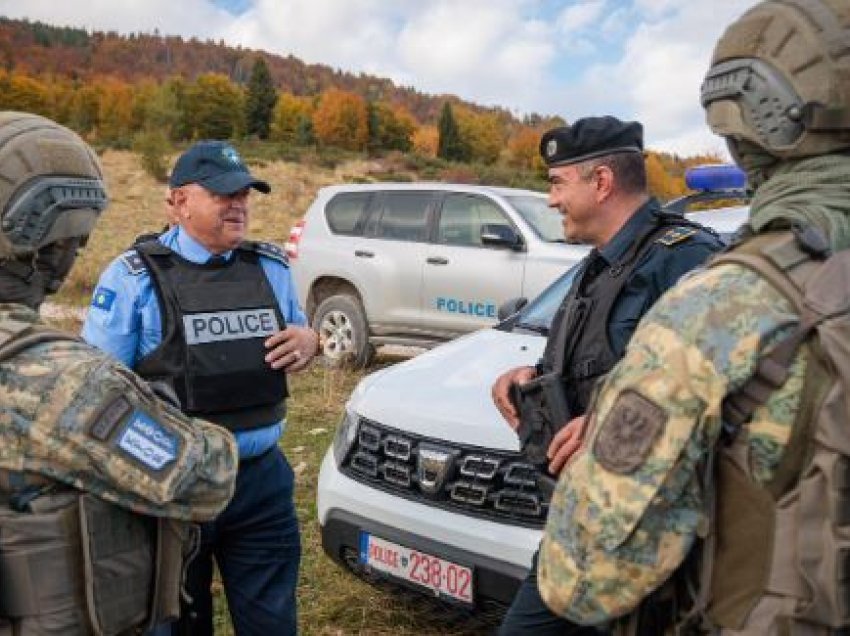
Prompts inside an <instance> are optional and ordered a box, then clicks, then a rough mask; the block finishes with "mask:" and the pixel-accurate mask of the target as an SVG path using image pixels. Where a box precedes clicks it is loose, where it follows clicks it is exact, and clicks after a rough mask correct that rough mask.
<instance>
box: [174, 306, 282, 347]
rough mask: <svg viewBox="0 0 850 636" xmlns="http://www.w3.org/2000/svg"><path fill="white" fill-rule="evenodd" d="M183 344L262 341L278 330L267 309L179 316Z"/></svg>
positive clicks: (271, 311) (274, 316) (270, 311)
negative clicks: (247, 340) (184, 333)
mask: <svg viewBox="0 0 850 636" xmlns="http://www.w3.org/2000/svg"><path fill="white" fill-rule="evenodd" d="M183 328H184V330H185V332H186V344H189V345H197V344H204V343H207V342H221V341H226V340H244V339H246V338H266V337H268V336H270V335H272V334H273V333H276V332H277V331H279V330H280V327H279V326H278V322H277V316H276V315H275V312H274V310H273V309H271V308H263V309H244V310H239V311H219V312H212V313H204V314H190V315H188V316H183Z"/></svg>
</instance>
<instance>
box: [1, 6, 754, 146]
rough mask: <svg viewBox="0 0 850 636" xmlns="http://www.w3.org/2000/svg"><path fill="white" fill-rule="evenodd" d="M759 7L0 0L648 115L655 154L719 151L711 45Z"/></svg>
mask: <svg viewBox="0 0 850 636" xmlns="http://www.w3.org/2000/svg"><path fill="white" fill-rule="evenodd" d="M752 3H753V0H714V1H713V2H699V1H695V0H694V1H689V2H684V1H683V0H579V1H577V2H573V1H571V0H557V2H555V3H553V4H554V11H548V12H547V11H546V10H545V8H544V5H543V3H540V2H538V0H463V1H462V2H458V1H457V0H429V1H428V2H421V1H416V0H408V1H407V2H386V1H385V0H384V1H382V0H254V2H252V3H251V4H250V5H249V7H248V9H247V11H245V12H243V13H241V14H240V15H238V16H233V15H231V14H230V13H228V12H226V11H224V10H223V9H219V8H216V7H215V6H214V5H213V4H211V3H210V1H209V0H179V1H175V0H86V1H85V2H83V3H78V2H64V3H58V2H55V0H27V1H26V2H23V1H21V0H0V14H2V15H6V16H9V17H26V18H28V19H31V20H42V21H44V22H48V23H51V24H57V25H73V26H81V27H85V28H89V29H97V30H116V31H119V32H125V33H126V32H132V31H147V32H152V31H153V30H154V29H159V31H160V32H161V33H163V34H179V35H182V36H184V37H192V36H194V37H199V38H202V39H205V38H210V39H213V40H219V39H223V40H224V41H225V42H228V43H231V44H241V45H242V46H246V47H250V48H255V49H264V50H267V51H270V52H274V53H278V54H283V55H288V54H293V55H295V56H297V57H300V58H301V59H303V60H304V61H306V62H308V63H323V64H329V65H331V66H334V67H336V68H340V69H343V70H350V71H352V72H361V71H362V72H367V73H371V74H375V75H379V76H385V77H390V78H391V79H393V80H394V81H396V82H397V83H399V84H402V85H406V86H413V87H415V88H416V89H418V90H420V91H423V92H428V93H436V94H440V93H454V94H457V95H459V96H461V97H463V98H465V99H470V100H473V101H477V102H479V103H482V104H487V105H499V106H503V107H505V108H509V109H511V110H512V111H514V112H521V113H522V112H525V113H527V112H538V113H541V114H559V115H562V116H565V117H566V118H567V119H568V120H572V119H575V118H577V117H581V116H584V115H590V114H609V113H610V114H616V115H618V116H620V117H624V118H634V119H639V120H641V121H642V122H643V123H644V125H645V127H646V135H647V142H648V144H649V145H655V146H659V147H665V148H670V149H672V148H674V147H675V148H679V147H680V146H682V145H683V144H696V143H700V144H702V145H701V147H700V148H696V147H695V148H693V150H700V149H702V147H709V146H714V147H715V148H716V146H717V142H715V141H714V139H713V138H711V137H710V136H709V134H708V133H707V129H706V127H705V125H704V123H703V119H702V111H701V108H700V107H699V103H698V95H699V93H698V90H699V83H700V81H701V79H702V76H703V74H704V73H705V70H706V68H707V65H708V59H709V55H710V52H711V49H712V47H713V45H714V42H715V40H716V38H717V36H718V35H719V34H720V32H721V31H722V30H723V28H724V27H725V26H726V25H727V24H728V23H729V22H730V20H731V19H733V18H734V17H735V16H736V15H738V14H740V13H741V12H742V11H743V10H744V9H745V8H747V7H748V6H750V5H751V4H752ZM549 6H550V7H551V6H552V5H549ZM543 15H547V16H548V17H547V18H546V19H545V20H544V19H543V17H542V16H543ZM703 139H704V141H701V140H703ZM686 151H687V147H686V146H685V147H684V148H683V149H682V152H686Z"/></svg>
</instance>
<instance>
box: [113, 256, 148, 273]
mask: <svg viewBox="0 0 850 636" xmlns="http://www.w3.org/2000/svg"><path fill="white" fill-rule="evenodd" d="M118 259H119V260H120V261H121V262H122V263H124V267H126V268H127V272H128V273H129V274H132V275H133V276H137V275H139V274H141V273H142V272H143V271H145V269H146V267H145V262H144V261H143V260H142V257H141V256H139V253H138V252H137V251H136V250H127V251H126V252H124V253H123V254H122V255H121V256H119V257H118Z"/></svg>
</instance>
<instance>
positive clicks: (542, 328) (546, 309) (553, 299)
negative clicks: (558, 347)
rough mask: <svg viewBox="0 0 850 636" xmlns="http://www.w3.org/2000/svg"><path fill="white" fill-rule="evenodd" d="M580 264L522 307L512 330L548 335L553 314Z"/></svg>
mask: <svg viewBox="0 0 850 636" xmlns="http://www.w3.org/2000/svg"><path fill="white" fill-rule="evenodd" d="M580 264H581V263H578V264H576V265H573V266H572V267H571V268H570V269H568V270H567V271H566V273H564V274H562V275H561V277H560V278H558V279H556V280H555V282H554V283H552V284H551V285H549V287H547V288H546V289H544V290H543V291H542V292H541V293H540V295H539V296H538V297H537V298H535V299H534V300H532V301H531V302H530V303H528V304H527V305H526V306H525V307H523V308H522V309H521V310H520V311H519V315H518V316H517V319H516V322H515V323H514V325H513V326H514V328H515V329H517V328H518V329H530V330H531V331H536V332H537V333H542V334H544V335H545V334H547V333H549V326H550V325H551V324H552V318H553V317H554V316H555V312H556V311H558V307H559V306H560V305H561V301H563V300H564V296H566V295H567V292H568V291H569V289H570V285H572V284H573V278H575V275H576V272H577V271H578V268H579V265H580Z"/></svg>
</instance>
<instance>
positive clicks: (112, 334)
mask: <svg viewBox="0 0 850 636" xmlns="http://www.w3.org/2000/svg"><path fill="white" fill-rule="evenodd" d="M158 240H159V242H160V243H162V244H163V245H165V246H166V247H169V248H171V249H172V250H174V251H175V252H176V253H177V254H179V255H180V256H182V257H183V258H185V259H186V260H188V261H191V262H193V263H206V262H207V261H208V260H209V259H210V258H211V257H212V256H213V254H212V253H210V252H209V251H208V250H207V249H206V248H205V247H204V246H202V245H201V244H200V243H198V242H197V241H196V240H195V239H193V238H192V237H191V236H189V235H188V234H187V233H186V232H185V231H183V230H181V229H180V227H179V226H178V227H174V228H172V229H170V230H168V231H167V232H165V233H164V234H163V235H161V236H160V237H159V239H158ZM230 255H231V252H227V253H225V254H223V256H225V257H226V258H229V257H230ZM260 266H261V267H262V268H263V272H264V273H265V275H266V278H268V280H269V283H270V284H271V287H272V291H273V292H274V295H275V298H277V302H278V305H279V306H280V310H281V312H282V313H283V317H284V319H285V320H286V323H287V324H288V325H299V326H304V325H306V324H307V318H306V317H305V315H304V312H303V311H302V310H301V307H300V305H299V304H298V298H297V297H296V293H295V283H294V282H293V280H292V274H291V273H290V271H289V268H288V267H286V266H285V265H284V264H283V263H281V262H280V261H277V260H275V259H272V258H268V257H265V256H262V255H261V256H260ZM82 336H83V338H84V339H85V340H86V342H88V343H90V344H92V345H94V346H96V347H98V348H99V349H102V350H103V351H106V352H107V353H110V354H112V355H113V356H115V357H116V358H117V359H118V360H120V361H121V362H123V363H124V364H126V365H127V366H128V367H130V368H133V367H134V366H135V365H136V363H137V362H138V361H139V360H141V359H142V358H144V357H145V356H146V355H148V354H149V353H150V352H151V351H153V350H154V349H156V347H157V346H159V344H160V342H161V341H162V314H161V313H160V308H159V302H158V301H157V298H156V293H155V292H154V288H153V282H152V281H151V277H150V275H149V274H148V272H147V271H145V270H143V271H141V272H139V273H138V274H131V273H130V272H129V270H128V269H127V266H126V265H125V264H124V262H123V261H122V260H121V259H116V260H114V261H112V262H111V263H110V264H109V266H108V267H107V268H106V269H105V270H104V272H103V274H102V275H101V277H100V280H99V281H98V284H97V288H96V289H95V291H94V294H93V296H92V302H91V306H90V307H89V311H88V314H87V316H86V320H85V323H84V324H83V331H82ZM284 427H285V421H284V422H269V425H268V426H264V427H260V428H255V429H251V430H248V431H238V432H236V433H235V437H236V442H237V444H238V445H239V456H240V457H242V458H248V457H255V456H257V455H260V454H262V453H264V452H265V451H267V450H268V449H270V448H271V447H272V446H274V445H275V444H276V443H277V441H278V439H279V438H280V435H281V433H282V432H283V429H284Z"/></svg>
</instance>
